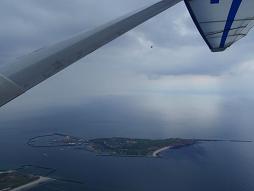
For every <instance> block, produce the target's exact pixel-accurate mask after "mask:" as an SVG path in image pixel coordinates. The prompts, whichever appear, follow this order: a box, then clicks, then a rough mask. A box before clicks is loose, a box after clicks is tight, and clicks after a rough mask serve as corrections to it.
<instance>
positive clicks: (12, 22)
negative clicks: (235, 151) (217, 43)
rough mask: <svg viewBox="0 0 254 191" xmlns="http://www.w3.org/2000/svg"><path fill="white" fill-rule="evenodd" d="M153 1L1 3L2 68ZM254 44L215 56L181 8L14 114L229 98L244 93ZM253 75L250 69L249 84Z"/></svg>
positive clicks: (36, 93) (66, 74)
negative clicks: (85, 104) (148, 97)
mask: <svg viewBox="0 0 254 191" xmlns="http://www.w3.org/2000/svg"><path fill="white" fill-rule="evenodd" d="M152 2H157V1H156V0H129V1H125V0H107V1H100V2H99V3H98V1H94V0H86V1H84V0H72V1H70V0H54V1H52V0H37V1H34V0H22V1H18V0H1V2H0V22H1V24H2V26H4V27H1V28H0V40H1V44H0V65H2V64H6V63H8V62H10V61H11V60H12V59H14V58H16V57H19V56H22V55H24V54H27V53H29V52H31V51H33V50H35V49H38V48H41V47H43V46H47V45H49V44H53V43H55V42H58V41H61V40H63V39H66V38H69V37H70V36H72V35H74V34H76V33H79V32H81V31H85V30H89V29H92V28H94V27H96V26H99V25H101V24H104V23H106V22H108V21H110V20H112V19H115V18H117V17H119V16H122V15H124V14H126V13H128V12H131V11H133V10H136V9H138V8H140V7H143V6H144V5H148V4H151V3H152ZM253 40H254V35H253V32H252V33H250V35H249V36H248V37H246V38H245V39H243V40H241V41H240V42H239V43H238V44H237V45H234V46H232V47H231V48H230V49H228V50H227V51H226V52H223V53H211V52H210V50H209V49H208V47H207V46H206V44H205V43H204V41H203V39H202V37H201V36H200V34H199V33H198V31H197V29H196V27H195V25H194V23H193V22H192V20H191V18H190V16H189V13H188V12H187V9H186V8H185V5H184V4H183V3H180V4H178V5H177V6H175V7H173V8H171V9H170V10H168V11H166V12H164V13H162V14H160V15H158V16H157V17H155V18H153V19H151V20H149V21H148V22H146V23H144V24H142V25H141V26H139V27H137V28H136V29H134V30H132V31H131V32H129V33H127V34H125V35H124V36H122V37H120V38H119V39H117V40H115V41H113V42H112V43H110V44H108V45H106V46H104V47H103V48H101V49H99V50H97V51H96V52H94V53H92V54H91V55H89V56H88V57H86V58H84V59H82V60H81V61H79V62H77V63H76V64H75V65H73V66H71V67H69V68H68V69H66V70H64V71H63V72H61V73H59V74H57V75H56V76H54V77H52V78H51V79H49V80H48V81H46V82H44V83H43V84H41V85H39V86H38V87H36V88H34V89H32V90H31V91H29V92H28V93H27V94H25V95H24V96H22V97H20V98H18V100H17V101H14V103H15V104H10V105H11V106H9V107H10V108H15V107H18V106H19V107H22V108H24V107H25V105H29V106H30V107H41V106H42V105H43V106H46V105H52V104H63V103H64V104H71V103H73V102H75V103H78V102H82V101H84V99H85V98H84V97H85V96H93V95H109V94H112V95H113V94H116V95H119V94H121V95H126V94H140V93H146V94H149V93H154V92H157V93H158V94H163V93H165V94H167V93H169V92H170V93H174V92H179V91H180V92H184V93H190V94H191V93H202V92H203V93H214V92H216V93H223V92H225V91H227V92H230V90H232V88H233V89H234V90H236V89H238V88H235V87H233V82H234V83H235V84H238V85H239V86H241V84H242V83H244V81H245V80H246V79H245V78H242V77H241V76H244V75H245V71H246V70H248V69H249V68H248V67H250V66H251V65H252V61H251V60H254V55H253V53H252V49H253V44H252V42H253ZM151 46H152V47H153V48H151ZM246 62H247V63H250V64H248V67H247V66H246V64H245V63H246ZM244 67H245V68H244ZM246 67H247V69H246ZM253 72H254V71H252V70H248V74H249V75H248V76H249V78H248V81H251V80H252V76H253V75H252V74H253ZM237 76H238V77H237ZM236 81H237V82H238V83H236ZM231 82H232V83H231ZM229 84H232V86H231V85H229ZM240 89H241V88H239V89H238V90H239V91H243V90H240ZM15 105H16V106H15Z"/></svg>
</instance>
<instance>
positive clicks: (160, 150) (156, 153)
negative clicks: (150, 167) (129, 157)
mask: <svg viewBox="0 0 254 191" xmlns="http://www.w3.org/2000/svg"><path fill="white" fill-rule="evenodd" d="M170 148H171V146H167V147H163V148H161V149H158V150H156V151H154V152H153V157H158V156H159V154H160V153H161V152H162V151H165V150H168V149H170Z"/></svg>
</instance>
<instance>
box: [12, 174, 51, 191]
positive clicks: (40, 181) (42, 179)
mask: <svg viewBox="0 0 254 191" xmlns="http://www.w3.org/2000/svg"><path fill="white" fill-rule="evenodd" d="M53 180H54V179H52V178H47V177H43V176H40V178H39V179H38V180H35V181H33V182H30V183H28V184H25V185H23V186H19V187H17V188H14V189H11V190H10V191H24V190H29V189H31V188H33V187H36V186H38V185H40V184H43V183H47V182H50V181H53Z"/></svg>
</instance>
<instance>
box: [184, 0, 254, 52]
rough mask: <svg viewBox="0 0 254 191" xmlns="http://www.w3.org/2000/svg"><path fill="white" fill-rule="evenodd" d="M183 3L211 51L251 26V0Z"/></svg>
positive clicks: (253, 10) (253, 9)
mask: <svg viewBox="0 0 254 191" xmlns="http://www.w3.org/2000/svg"><path fill="white" fill-rule="evenodd" d="M185 4H186V6H187V8H188V10H189V12H190V14H191V16H192V18H193V20H194V22H195V24H196V26H197V28H198V30H199V32H200V33H201V35H202V37H203V38H204V40H205V41H206V43H207V45H208V46H209V48H210V49H211V50H212V51H213V52H219V51H223V50H225V49H226V48H228V47H229V46H231V45H232V44H233V43H235V42H236V41H238V40H240V39H241V38H243V37H245V36H246V35H247V33H248V32H249V30H250V29H251V28H252V27H253V25H254V0H185Z"/></svg>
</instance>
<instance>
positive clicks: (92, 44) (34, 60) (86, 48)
mask: <svg viewBox="0 0 254 191" xmlns="http://www.w3.org/2000/svg"><path fill="white" fill-rule="evenodd" d="M180 1H182V0H162V1H160V2H158V3H155V4H153V5H151V6H148V7H146V8H143V9H141V10H138V11H136V12H134V13H131V14H129V15H127V16H124V17H122V18H119V19H117V20H115V21H112V22H110V23H108V24H106V25H104V26H101V27H99V28H97V29H95V30H93V31H89V32H85V33H82V34H80V35H77V36H76V37H73V38H71V39H69V40H66V41H64V42H60V43H58V44H56V45H53V46H50V47H48V48H44V49H40V50H39V51H35V52H33V53H32V54H30V55H28V56H26V57H23V58H22V59H20V60H17V61H16V62H14V63H11V64H8V65H6V66H5V67H3V68H1V69H0V106H2V105H4V104H5V103H7V102H9V101H11V100H12V99H14V98H16V97H17V96H19V95H21V94H23V93H24V92H26V91H27V90H29V89H30V88H32V87H34V86H36V85H37V84H39V83H40V82H42V81H44V80H46V79H48V78H49V77H51V76H52V75H54V74H56V73H57V72H59V71H61V70H63V69H64V68H66V67H67V66H69V65H70V64H73V63H74V62H76V61H77V60H79V59H81V58H83V57H84V56H86V55H88V54H89V53H91V52H93V51H95V50H96V49H98V48H100V47H101V46H103V45H105V44H107V43H108V42H110V41H112V40H114V39H115V38H117V37H119V36H121V35H122V34H124V33H126V32H127V31H129V30H131V29H133V28H134V27H136V26H138V25H140V24H142V23H143V22H145V21H146V20H148V19H150V18H152V17H154V16H156V15H157V14H159V13H161V12H163V11H165V10H167V9H168V8H170V7H172V6H174V5H175V4H177V3H178V2H180Z"/></svg>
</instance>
